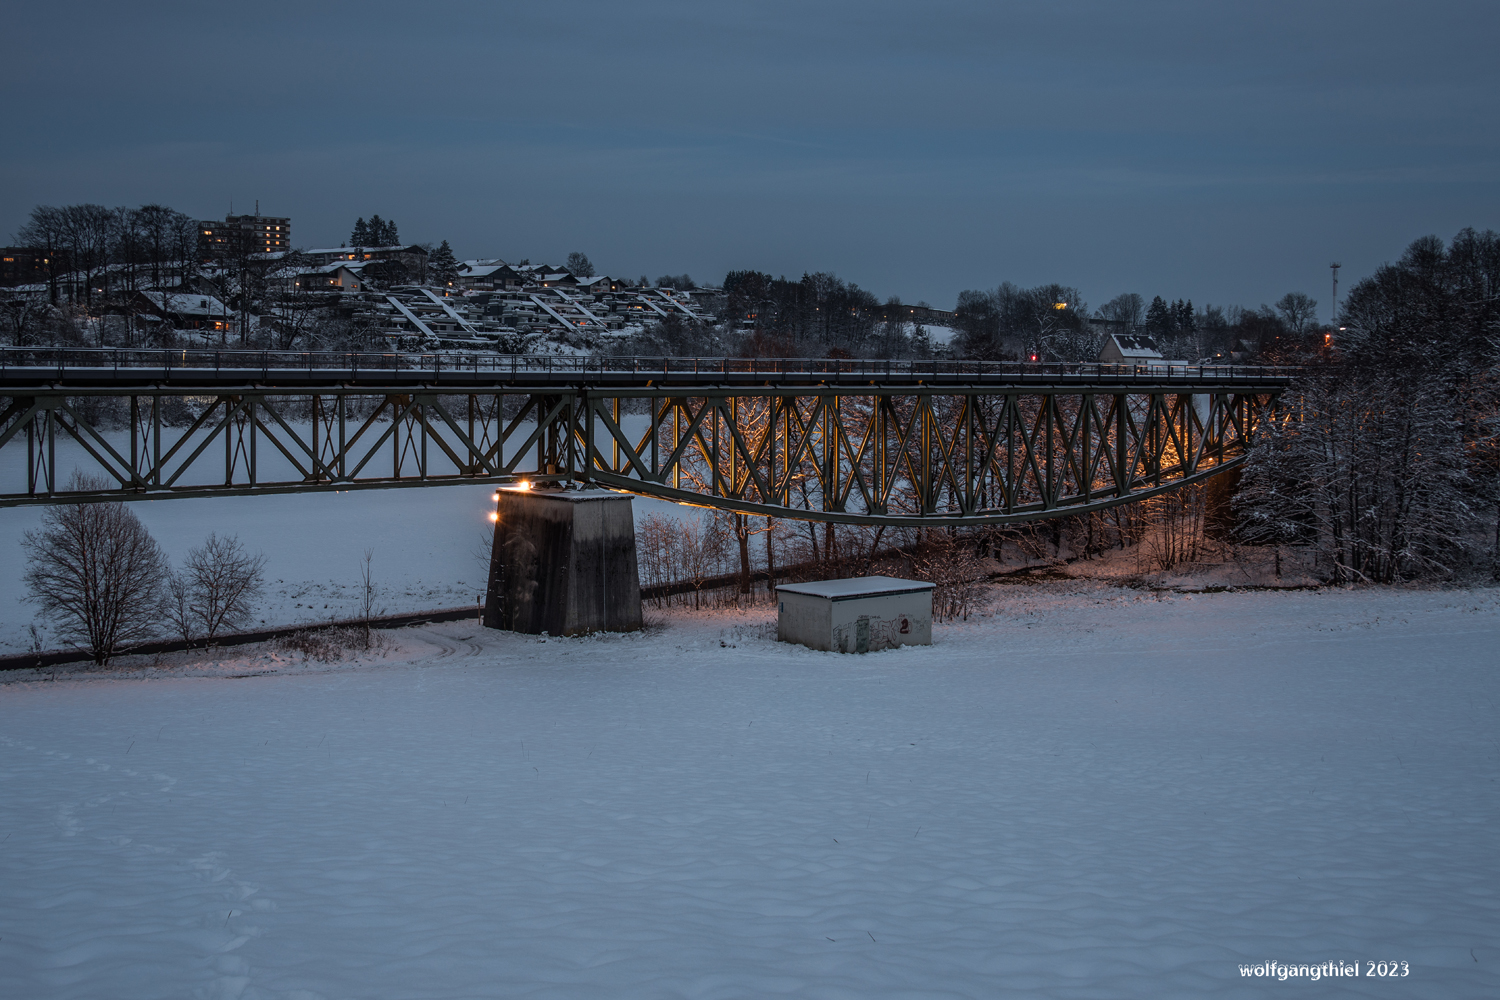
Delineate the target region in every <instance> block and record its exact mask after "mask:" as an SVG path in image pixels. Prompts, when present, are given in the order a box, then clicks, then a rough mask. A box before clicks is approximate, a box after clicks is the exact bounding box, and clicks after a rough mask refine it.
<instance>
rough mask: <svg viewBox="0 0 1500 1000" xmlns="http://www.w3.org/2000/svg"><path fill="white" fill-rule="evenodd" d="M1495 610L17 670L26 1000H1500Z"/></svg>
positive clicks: (1480, 602)
mask: <svg viewBox="0 0 1500 1000" xmlns="http://www.w3.org/2000/svg"><path fill="white" fill-rule="evenodd" d="M413 492H420V493H422V494H424V495H430V494H433V493H442V492H443V491H413ZM1497 596H1500V594H1497V592H1495V591H1449V592H1402V591H1382V590H1370V591H1356V592H1342V591H1339V592H1305V591H1304V592H1290V593H1268V592H1262V593H1225V594H1213V595H1198V596H1193V597H1185V596H1164V599H1162V600H1153V599H1152V598H1151V597H1150V596H1145V597H1143V596H1142V595H1140V594H1139V593H1138V592H1134V591H1123V590H1118V589H1112V588H1108V587H1104V586H1102V585H1097V584H1089V583H1071V582H1069V583H1061V584H1056V585H1050V586H1048V587H1040V588H1033V587H1021V586H1009V587H997V588H996V589H995V598H994V600H995V603H994V605H993V610H994V614H993V616H991V617H982V618H977V619H974V620H971V621H969V622H967V623H955V624H950V625H942V626H939V627H938V628H937V629H936V632H935V634H936V645H934V646H933V647H930V648H908V649H903V650H897V651H890V652H884V653H877V654H870V655H867V656H840V655H838V654H830V653H816V652H812V651H810V650H805V649H801V648H794V647H788V646H784V645H779V644H777V643H775V642H774V641H772V639H771V638H769V635H770V633H769V632H768V629H767V616H766V612H765V611H760V612H757V613H755V614H749V615H731V614H718V615H711V614H704V615H699V616H692V615H677V616H674V617H670V618H669V619H668V621H667V623H666V627H665V628H664V629H662V630H659V631H656V632H653V633H649V634H636V635H631V636H618V635H607V636H597V637H592V638H585V639H571V640H557V639H551V640H547V641H541V640H539V639H537V638H535V637H526V636H519V635H513V634H508V633H499V632H490V631H485V630H482V629H478V628H477V627H475V626H473V625H471V624H469V623H454V624H452V625H444V626H437V627H430V628H425V629H410V630H404V631H402V632H399V633H393V634H392V638H393V640H394V642H395V643H396V645H395V646H393V647H392V648H390V649H388V650H387V651H386V654H385V655H384V656H383V657H381V658H376V659H374V660H373V661H367V662H363V663H343V664H332V665H325V664H311V665H300V664H297V663H295V662H289V661H287V660H286V659H285V658H278V655H277V654H273V653H271V652H269V651H267V650H265V649H257V648H254V647H251V648H245V649H242V650H238V651H234V652H233V656H234V658H233V659H230V660H225V661H221V662H208V661H187V660H184V659H182V658H177V659H167V660H164V661H163V662H162V663H161V664H158V665H152V664H151V663H142V664H131V663H129V662H128V661H127V662H122V663H121V664H120V665H119V666H118V667H117V669H115V670H114V671H113V672H112V673H110V674H107V675H103V676H92V677H90V676H86V675H83V674H80V673H74V672H65V673H63V674H61V675H60V676H59V677H58V679H56V680H45V679H42V678H41V677H38V676H37V675H34V674H14V675H10V676H8V677H4V678H0V681H3V683H0V843H3V844H4V849H3V851H0V995H3V996H6V997H91V998H92V997H109V998H134V997H168V996H170V997H241V998H246V1000H254V998H267V997H278V998H300V1000H308V998H314V997H325V998H335V997H338V998H343V997H381V998H407V997H410V998H447V997H499V996H506V997H511V996H517V997H537V998H543V997H546V998H553V997H555V998H590V997H599V998H605V997H608V998H622V997H652V998H656V997H703V998H718V997H725V998H728V997H764V996H796V997H815V998H835V997H839V998H842V997H848V998H866V997H922V998H927V997H976V998H978V997H984V998H988V997H994V996H1009V995H1017V996H1041V997H1101V998H1120V997H1151V998H1158V997H1203V996H1228V997H1241V996H1242V997H1267V996H1282V995H1296V996H1318V997H1324V996H1369V997H1402V998H1409V997H1433V998H1466V997H1487V996H1495V995H1497V994H1500V946H1497V941H1500V895H1497V890H1500V880H1497V869H1500V851H1497V849H1496V847H1497V843H1500V841H1497V837H1496V832H1495V831H1496V829H1497V827H1500V784H1497V781H1500V742H1497V733H1500V677H1497V670H1496V667H1497V663H1500V657H1497V655H1496V652H1495V650H1496V648H1497V642H1500V601H1497ZM189 674H197V675H200V676H180V675H189ZM1266 961H1274V962H1282V963H1301V964H1308V965H1320V964H1322V963H1327V962H1333V963H1339V962H1342V963H1344V964H1345V967H1346V968H1347V967H1348V966H1349V965H1351V964H1355V963H1357V964H1358V966H1359V968H1360V971H1361V972H1364V971H1365V968H1366V966H1365V963H1366V962H1367V961H1368V962H1396V963H1409V965H1405V966H1403V967H1402V968H1404V969H1405V971H1406V975H1405V976H1404V977H1403V978H1400V981H1399V982H1391V981H1389V980H1388V979H1383V978H1366V977H1364V976H1361V977H1360V978H1332V979H1324V980H1322V981H1320V982H1318V983H1316V984H1311V983H1308V982H1305V981H1302V980H1300V979H1298V980H1295V981H1293V980H1288V981H1286V982H1280V981H1276V980H1275V979H1267V978H1264V977H1259V978H1257V977H1250V978H1244V977H1242V976H1241V974H1240V971H1239V967H1240V966H1241V965H1250V964H1260V963H1264V962H1266Z"/></svg>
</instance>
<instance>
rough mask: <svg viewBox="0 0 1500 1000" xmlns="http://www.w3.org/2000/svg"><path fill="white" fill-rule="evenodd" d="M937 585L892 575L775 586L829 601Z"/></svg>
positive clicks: (928, 588)
mask: <svg viewBox="0 0 1500 1000" xmlns="http://www.w3.org/2000/svg"><path fill="white" fill-rule="evenodd" d="M935 586H937V585H936V584H933V583H928V582H927V581H925V580H902V579H900V578H898V577H894V576H856V577H850V578H849V579H846V580H817V581H814V582H813V583H784V584H780V585H778V586H777V587H776V589H777V590H785V591H786V592H787V593H789V594H810V595H812V596H813V597H826V598H828V599H829V600H831V601H847V600H850V599H851V598H855V597H877V596H880V595H882V594H911V593H916V592H918V591H923V590H931V589H932V588H933V587H935Z"/></svg>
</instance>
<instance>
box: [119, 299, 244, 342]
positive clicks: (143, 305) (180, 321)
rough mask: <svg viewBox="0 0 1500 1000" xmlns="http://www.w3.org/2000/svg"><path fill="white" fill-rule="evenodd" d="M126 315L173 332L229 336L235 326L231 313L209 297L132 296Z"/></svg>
mask: <svg viewBox="0 0 1500 1000" xmlns="http://www.w3.org/2000/svg"><path fill="white" fill-rule="evenodd" d="M130 311H131V312H132V313H134V314H136V315H137V316H139V317H140V318H141V319H143V320H145V321H146V322H148V323H149V322H156V323H166V324H168V325H169V326H171V327H172V328H173V329H177V330H212V331H214V332H216V333H219V332H223V333H232V332H234V329H235V325H236V324H235V317H234V312H233V311H232V310H231V309H230V308H229V307H228V306H226V305H225V304H224V303H223V302H221V301H219V300H218V299H217V298H215V297H213V296H212V295H196V294H190V293H187V292H136V293H135V294H134V295H133V296H132V297H131V300H130Z"/></svg>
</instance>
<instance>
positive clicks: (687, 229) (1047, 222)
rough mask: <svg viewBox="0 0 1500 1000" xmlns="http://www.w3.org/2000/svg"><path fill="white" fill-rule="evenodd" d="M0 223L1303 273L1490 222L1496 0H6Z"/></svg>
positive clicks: (661, 256)
mask: <svg viewBox="0 0 1500 1000" xmlns="http://www.w3.org/2000/svg"><path fill="white" fill-rule="evenodd" d="M4 21H5V30H4V31H3V33H0V52H3V56H4V62H5V66H6V72H5V83H4V102H3V104H4V109H5V111H4V115H5V126H6V127H5V130H4V134H5V138H4V149H5V155H4V157H3V158H0V238H3V239H5V240H9V239H10V237H11V235H12V234H13V233H14V232H15V230H16V229H17V228H18V227H19V226H20V225H21V224H22V223H23V221H24V220H25V218H26V216H27V214H28V213H29V212H30V210H31V209H32V207H33V206H35V205H37V204H68V203H74V202H85V201H87V202H99V203H103V204H106V205H111V206H114V205H130V206H134V205H138V204H141V203H146V202H159V203H163V204H167V205H171V206H172V207H174V208H178V209H180V210H182V211H184V212H187V213H189V214H190V215H194V216H198V217H204V218H208V217H214V216H218V217H222V216H223V215H224V214H225V212H226V211H227V210H228V209H229V206H230V202H231V199H232V200H233V205H234V208H235V210H236V211H237V212H240V211H250V210H253V208H254V206H255V202H256V200H257V199H258V200H259V203H260V209H261V211H262V212H263V213H265V214H271V215H286V216H290V217H291V218H292V227H293V242H294V243H295V244H296V245H299V246H302V247H317V246H337V245H338V244H339V243H340V242H341V241H342V240H345V239H346V238H347V237H348V233H349V229H350V226H351V224H352V223H353V222H354V220H355V218H356V217H357V216H369V215H370V214H372V213H378V214H380V215H381V216H383V217H386V218H391V219H394V220H395V221H396V222H397V223H398V224H399V225H400V231H401V236H402V237H403V239H404V240H405V241H409V242H424V241H433V242H436V241H439V240H443V239H447V240H449V241H450V242H451V243H452V245H453V248H454V250H455V252H456V253H457V254H458V255H459V256H460V257H461V258H463V257H479V256H499V257H504V258H506V259H507V260H519V259H521V258H523V257H525V258H530V259H532V260H549V261H560V260H561V259H562V258H563V257H565V256H566V255H567V253H568V252H569V251H572V250H581V251H584V252H586V253H587V254H588V255H589V256H590V257H591V258H592V260H593V261H594V263H595V265H596V266H597V267H598V268H599V269H600V270H601V271H602V272H606V273H610V274H619V275H625V276H629V277H636V276H639V275H641V274H646V275H649V276H651V277H653V278H654V277H656V276H657V275H659V274H664V273H672V274H679V273H683V272H687V273H689V274H691V275H692V276H693V277H694V278H696V279H698V280H699V281H708V282H714V283H717V282H718V281H720V280H722V278H723V275H724V273H725V272H726V271H727V270H730V269H737V268H755V269H759V270H764V271H770V272H772V273H774V274H786V275H788V276H792V277H795V276H798V275H800V274H801V273H802V272H804V271H815V270H823V271H832V272H834V273H836V274H838V275H839V276H840V277H842V278H844V279H846V280H849V281H854V282H857V283H858V284H859V285H861V286H862V287H865V288H868V289H869V290H871V291H872V292H874V293H875V294H876V295H878V296H880V297H882V298H885V297H887V296H891V295H898V296H900V297H901V298H902V299H904V300H906V301H909V302H910V301H917V300H925V301H928V302H929V303H931V304H932V305H935V306H941V307H945V308H951V307H952V305H953V303H954V300H955V298H956V296H957V294H958V292H959V291H960V290H961V289H965V288H990V287H993V286H994V285H996V284H997V283H999V282H1001V281H1013V282H1016V283H1018V284H1022V285H1032V284H1037V283H1041V282H1047V281H1057V282H1061V283H1064V284H1070V285H1077V286H1078V287H1079V288H1080V289H1081V291H1082V293H1083V296H1084V298H1085V300H1086V301H1087V302H1088V304H1089V305H1090V306H1091V307H1092V306H1097V305H1099V304H1102V303H1103V302H1104V301H1106V300H1107V299H1109V298H1111V297H1112V296H1114V295H1117V294H1119V293H1121V292H1126V291H1135V292H1140V293H1141V294H1143V295H1145V296H1146V297H1147V298H1148V299H1149V298H1150V297H1151V296H1152V295H1155V294H1160V295H1163V296H1165V297H1167V298H1178V297H1184V298H1191V299H1193V300H1194V301H1195V302H1196V303H1197V304H1199V305H1202V304H1203V303H1205V302H1212V303H1216V304H1228V303H1238V304H1241V305H1245V306H1255V305H1259V304H1260V303H1262V302H1270V301H1274V300H1275V299H1276V298H1278V297H1279V296H1281V295H1282V294H1283V293H1285V292H1287V291H1293V290H1296V291H1305V292H1307V293H1309V294H1311V295H1312V296H1313V297H1315V298H1316V299H1318V301H1319V303H1320V309H1319V312H1320V315H1325V316H1326V306H1327V303H1328V292H1329V289H1328V284H1329V280H1328V279H1329V274H1328V264H1329V262H1330V261H1331V260H1340V261H1342V263H1343V264H1344V272H1343V279H1342V281H1343V287H1344V288H1347V287H1348V285H1349V284H1350V283H1351V282H1352V281H1353V280H1356V279H1357V278H1358V277H1360V276H1361V275H1364V274H1367V273H1369V272H1370V270H1371V269H1372V268H1373V267H1375V266H1378V265H1379V264H1380V263H1381V262H1383V261H1386V260H1390V259H1393V258H1394V257H1396V256H1398V255H1399V254H1400V252H1401V250H1402V249H1403V247H1405V245H1406V244H1407V243H1408V242H1409V241H1411V240H1412V239H1413V238H1415V237H1418V236H1422V235H1426V234H1429V233H1435V234H1438V235H1440V236H1443V237H1444V238H1451V237H1452V236H1453V234H1454V233H1455V232H1456V231H1458V230H1459V229H1460V228H1462V227H1464V226H1474V227H1476V228H1479V229H1485V228H1496V227H1500V186H1497V181H1500V151H1497V143H1500V128H1497V125H1500V114H1497V112H1500V60H1497V59H1496V58H1495V56H1494V45H1495V40H1496V38H1497V37H1500V5H1496V4H1495V3H1493V2H1473V3H1462V2H1460V3H1446V2H1427V3H1420V4H1419V3H1379V2H1366V3H1353V2H1349V3H1326V2H1311V3H1309V2H1299V3H1274V2H1256V3H1238V4H1218V3H1214V4H1209V3H1201V2H1200V3H1186V2H1184V3H1169V2H1141V3H1129V4H1126V3H1057V2H1049V3H1027V4H1019V3H923V4H914V3H907V4H894V3H873V2H866V3H806V2H803V3H761V4H753V5H750V4H706V3H701V2H700V3H670V2H642V3H632V4H619V3H566V2H564V3H546V4H536V3H528V4H513V3H485V4H478V3H463V4H443V3H423V4H413V3H403V4H393V3H382V2H364V3H358V4H318V3H307V2H299V3H285V4H283V3H270V2H259V3H249V4H238V5H232V6H231V5H220V4H200V3H182V4H167V3H118V2H116V3H70V4H21V3H7V4H6V5H5V18H4Z"/></svg>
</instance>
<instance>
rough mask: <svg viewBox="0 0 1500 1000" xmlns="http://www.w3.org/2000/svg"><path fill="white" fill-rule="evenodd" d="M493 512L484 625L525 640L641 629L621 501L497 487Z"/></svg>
mask: <svg viewBox="0 0 1500 1000" xmlns="http://www.w3.org/2000/svg"><path fill="white" fill-rule="evenodd" d="M495 514H496V517H495V544H494V549H493V550H492V552H491V555H490V579H489V587H488V592H487V594H486V595H485V602H484V624H485V625H486V626H488V627H489V628H502V629H510V630H511V631H514V632H529V633H531V634H533V635H535V634H538V633H541V632H547V633H549V634H551V635H578V634H580V633H584V632H601V631H603V632H632V631H634V630H636V629H638V628H640V627H641V582H640V577H639V576H637V574H636V559H635V516H634V514H633V513H632V511H631V504H630V497H629V496H628V495H626V494H621V493H611V492H609V491H608V490H597V489H596V490H526V489H519V488H514V487H505V488H502V489H500V490H498V491H497V492H496V501H495Z"/></svg>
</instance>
